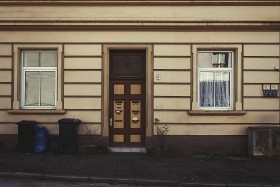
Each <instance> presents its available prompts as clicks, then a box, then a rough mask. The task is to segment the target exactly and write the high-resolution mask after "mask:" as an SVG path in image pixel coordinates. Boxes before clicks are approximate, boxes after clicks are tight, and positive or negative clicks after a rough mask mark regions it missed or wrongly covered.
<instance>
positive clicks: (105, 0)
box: [0, 0, 280, 6]
mask: <svg viewBox="0 0 280 187" xmlns="http://www.w3.org/2000/svg"><path fill="white" fill-rule="evenodd" d="M0 5H1V6H278V5H280V2H279V1H278V0H274V1H256V0H249V1H246V0H239V1H237V0H233V1H225V0H224V1H213V0H210V1H192V0H175V1H170V0H150V1H140V0H127V1H124V0H119V1H113V0H102V1H94V0H87V1H85V0H82V1H73V0H61V1H58V0H57V1H53V0H44V1H38V0H37V1H31V2H28V1H26V0H9V1H7V0H6V1H2V2H1V3H0Z"/></svg>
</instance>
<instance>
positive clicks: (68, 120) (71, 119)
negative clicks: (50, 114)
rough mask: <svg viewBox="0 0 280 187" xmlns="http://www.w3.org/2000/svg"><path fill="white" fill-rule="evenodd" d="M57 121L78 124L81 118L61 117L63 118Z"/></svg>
mask: <svg viewBox="0 0 280 187" xmlns="http://www.w3.org/2000/svg"><path fill="white" fill-rule="evenodd" d="M58 123H59V124H67V123H68V124H76V125H78V124H80V123H81V120H79V119H74V118H63V119H60V120H58Z"/></svg>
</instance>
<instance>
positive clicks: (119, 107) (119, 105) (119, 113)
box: [114, 100, 124, 128]
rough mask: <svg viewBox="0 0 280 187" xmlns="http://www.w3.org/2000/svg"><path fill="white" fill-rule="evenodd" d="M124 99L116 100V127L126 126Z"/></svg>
mask: <svg viewBox="0 0 280 187" xmlns="http://www.w3.org/2000/svg"><path fill="white" fill-rule="evenodd" d="M123 111H124V101H123V100H115V101H114V128H124V114H123Z"/></svg>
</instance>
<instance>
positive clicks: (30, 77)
mask: <svg viewBox="0 0 280 187" xmlns="http://www.w3.org/2000/svg"><path fill="white" fill-rule="evenodd" d="M39 88H40V72H38V71H37V72H33V71H29V72H25V106H39V94H40V93H39Z"/></svg>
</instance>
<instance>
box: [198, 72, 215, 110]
mask: <svg viewBox="0 0 280 187" xmlns="http://www.w3.org/2000/svg"><path fill="white" fill-rule="evenodd" d="M199 102H200V106H201V107H214V102H215V101H214V73H213V72H200V74H199Z"/></svg>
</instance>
